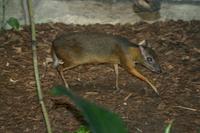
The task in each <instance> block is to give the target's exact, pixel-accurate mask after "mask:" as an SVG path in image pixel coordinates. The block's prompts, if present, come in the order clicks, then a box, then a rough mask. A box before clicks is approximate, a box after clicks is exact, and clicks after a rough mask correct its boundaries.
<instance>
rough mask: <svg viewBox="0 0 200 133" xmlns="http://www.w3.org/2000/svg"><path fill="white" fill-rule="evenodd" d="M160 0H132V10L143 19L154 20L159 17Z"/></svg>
mask: <svg viewBox="0 0 200 133" xmlns="http://www.w3.org/2000/svg"><path fill="white" fill-rule="evenodd" d="M160 8H161V1H160V0H134V1H133V11H134V12H135V13H136V14H137V15H138V16H140V17H141V18H142V19H145V20H156V19H158V18H160V14H159V11H160Z"/></svg>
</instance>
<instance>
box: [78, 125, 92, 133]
mask: <svg viewBox="0 0 200 133" xmlns="http://www.w3.org/2000/svg"><path fill="white" fill-rule="evenodd" d="M75 133H90V131H89V130H88V129H87V128H86V127H84V126H81V127H80V128H79V129H78V131H76V132H75Z"/></svg>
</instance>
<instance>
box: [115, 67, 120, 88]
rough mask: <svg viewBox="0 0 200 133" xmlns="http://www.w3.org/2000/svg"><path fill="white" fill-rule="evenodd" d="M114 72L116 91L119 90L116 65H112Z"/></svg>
mask: <svg viewBox="0 0 200 133" xmlns="http://www.w3.org/2000/svg"><path fill="white" fill-rule="evenodd" d="M114 70H115V76H116V77H115V87H116V89H117V91H119V90H120V88H119V68H118V64H114Z"/></svg>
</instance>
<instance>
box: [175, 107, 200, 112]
mask: <svg viewBox="0 0 200 133" xmlns="http://www.w3.org/2000/svg"><path fill="white" fill-rule="evenodd" d="M174 107H176V108H181V109H186V110H190V111H195V112H196V111H198V110H197V109H194V108H189V107H183V106H174Z"/></svg>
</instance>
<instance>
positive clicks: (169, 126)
mask: <svg viewBox="0 0 200 133" xmlns="http://www.w3.org/2000/svg"><path fill="white" fill-rule="evenodd" d="M173 122H174V120H171V121H170V122H169V124H168V125H167V126H166V128H165V133H170V131H171V127H172V123H173Z"/></svg>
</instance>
